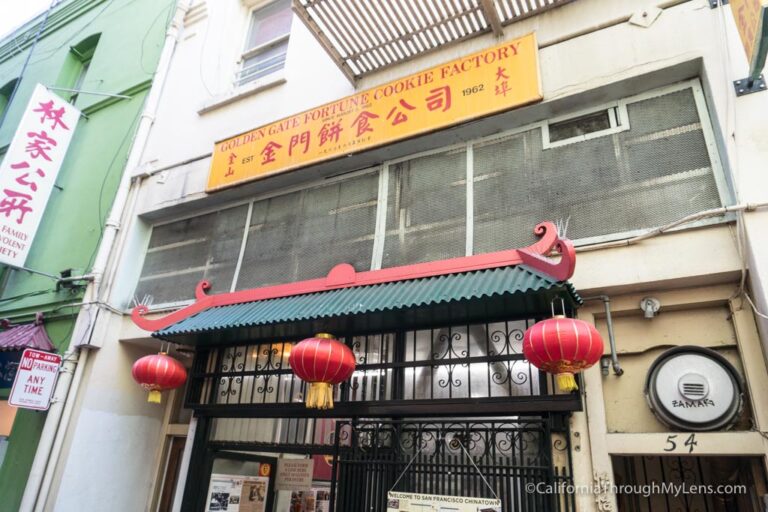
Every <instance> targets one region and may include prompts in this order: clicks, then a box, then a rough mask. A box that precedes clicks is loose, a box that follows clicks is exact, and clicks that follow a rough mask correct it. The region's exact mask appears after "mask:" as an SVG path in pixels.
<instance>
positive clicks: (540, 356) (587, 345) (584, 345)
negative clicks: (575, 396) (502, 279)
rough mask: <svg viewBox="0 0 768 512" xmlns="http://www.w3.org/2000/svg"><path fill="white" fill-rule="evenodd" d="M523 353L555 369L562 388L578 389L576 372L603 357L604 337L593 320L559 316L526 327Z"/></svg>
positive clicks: (543, 367)
mask: <svg viewBox="0 0 768 512" xmlns="http://www.w3.org/2000/svg"><path fill="white" fill-rule="evenodd" d="M523 354H525V357H526V359H528V361H530V363H531V364H532V365H534V366H535V367H536V368H539V369H540V370H544V371H545V372H549V373H554V374H555V375H556V376H557V386H558V387H559V388H560V389H561V390H563V391H574V390H576V389H578V386H577V385H576V379H575V378H574V376H573V374H574V373H578V372H580V371H582V370H586V369H587V368H589V367H591V366H592V365H593V364H595V363H596V362H598V361H599V360H600V357H601V356H602V355H603V339H602V338H601V337H600V333H599V332H597V329H595V326H594V325H592V324H589V323H587V322H584V321H582V320H576V319H575V318H565V317H564V316H556V317H554V318H550V319H548V320H543V321H541V322H538V323H536V324H534V325H533V326H531V327H529V328H528V330H527V331H525V335H524V337H523Z"/></svg>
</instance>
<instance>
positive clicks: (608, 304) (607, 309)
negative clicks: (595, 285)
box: [582, 295, 624, 376]
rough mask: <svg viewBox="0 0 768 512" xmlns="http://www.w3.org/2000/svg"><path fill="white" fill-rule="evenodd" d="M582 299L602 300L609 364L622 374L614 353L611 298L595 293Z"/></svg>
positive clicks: (618, 373) (614, 340) (616, 373)
mask: <svg viewBox="0 0 768 512" xmlns="http://www.w3.org/2000/svg"><path fill="white" fill-rule="evenodd" d="M582 300H584V301H585V302H586V301H588V300H601V301H603V306H605V323H606V325H607V326H608V343H609V345H610V347H611V366H612V367H613V373H614V374H615V375H618V376H621V375H623V374H624V369H623V368H622V367H621V364H619V356H618V354H617V353H616V336H615V335H614V333H613V318H612V317H611V298H610V297H608V296H607V295H595V296H594V297H582Z"/></svg>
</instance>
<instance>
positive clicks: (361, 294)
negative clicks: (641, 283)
mask: <svg viewBox="0 0 768 512" xmlns="http://www.w3.org/2000/svg"><path fill="white" fill-rule="evenodd" d="M556 297H561V298H563V299H564V300H565V301H566V304H567V305H568V306H569V307H574V306H576V305H578V304H580V303H581V298H580V297H579V296H578V294H577V293H576V291H575V290H574V288H573V286H572V285H571V284H570V283H568V282H558V281H554V280H553V279H552V278H550V277H548V276H546V275H543V274H540V273H538V272H535V271H533V270H531V269H529V268H527V267H525V266H523V265H520V266H514V267H503V268H495V269H489V270H479V271H475V272H466V273H462V274H449V275H442V276H436V277H429V278H424V279H414V280H410V281H397V282H391V283H384V284H377V285H370V286H358V287H351V288H342V289H338V290H331V291H325V292H318V293H311V294H306V295H296V296H291V297H282V298H277V299H268V300H262V301H256V302H247V303H243V304H233V305H229V306H219V307H213V308H210V309H207V310H205V311H201V312H200V313H197V314H195V315H193V316H191V317H189V318H185V319H183V320H181V321H179V322H177V323H175V324H173V325H171V326H169V327H166V328H164V329H162V330H159V331H157V332H155V333H154V334H153V336H155V337H158V338H162V339H166V340H169V341H174V342H177V343H184V344H192V345H197V344H212V343H223V342H241V341H244V340H246V339H248V340H252V339H254V338H259V337H262V336H277V335H282V336H287V335H291V333H295V334H299V333H300V332H302V329H300V328H295V329H287V330H286V329H282V330H274V329H271V330H269V329H267V330H264V329H255V328H259V327H263V326H276V325H290V324H293V325H305V326H306V329H305V330H306V331H307V332H311V331H312V330H313V329H318V328H321V327H325V326H328V328H330V329H331V332H334V333H336V334H341V333H340V331H361V330H365V329H366V328H370V329H374V328H376V327H379V328H382V329H384V328H391V326H393V325H398V326H404V325H416V324H418V322H417V320H418V319H419V318H424V317H425V315H428V313H429V311H430V310H432V313H434V311H439V312H440V315H438V317H439V318H440V321H452V320H454V319H455V320H461V321H464V320H465V319H466V318H464V317H465V315H464V314H463V313H462V312H463V311H470V310H472V311H474V314H473V315H472V316H473V317H480V316H482V312H479V309H478V308H479V307H480V306H482V309H483V311H486V312H489V313H488V314H498V315H501V314H502V312H503V314H511V313H515V312H517V313H518V314H519V315H518V316H520V317H523V316H526V315H527V316H533V315H534V314H536V313H543V312H548V311H549V302H550V301H551V300H552V299H554V298H556ZM478 305H480V306H478ZM460 306H461V307H460ZM516 310H520V311H516ZM404 312H408V314H405V313H404ZM388 313H391V314H388ZM393 315H395V316H393ZM363 317H367V319H366V321H361V320H360V319H361V318H363ZM350 319H356V320H355V321H354V322H350ZM368 320H370V321H368Z"/></svg>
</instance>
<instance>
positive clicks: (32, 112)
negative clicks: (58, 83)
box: [0, 84, 80, 267]
mask: <svg viewBox="0 0 768 512" xmlns="http://www.w3.org/2000/svg"><path fill="white" fill-rule="evenodd" d="M79 119H80V111H79V110H77V109H76V108H75V107H73V106H72V105H70V104H69V103H67V102H66V101H64V100H63V99H61V98H60V97H58V96H56V95H55V94H53V93H51V92H50V91H48V90H47V89H46V88H45V87H43V86H42V85H40V84H38V85H37V86H36V87H35V90H34V91H33V93H32V99H30V100H29V104H28V105H27V110H26V111H25V112H24V116H23V117H22V118H21V122H20V123H19V127H18V128H17V129H16V134H15V135H14V136H13V140H12V141H11V145H10V146H9V147H8V152H7V153H6V155H5V158H4V159H3V162H2V164H0V263H4V264H7V265H12V266H15V267H23V266H24V263H25V262H26V259H27V255H28V254H29V248H30V246H31V245H32V242H33V241H34V239H35V233H37V228H38V227H39V226H40V221H41V220H42V218H43V212H44V211H45V206H46V204H47V203H48V198H49V197H50V196H51V190H53V185H54V183H55V182H56V177H57V176H58V174H59V169H61V164H62V162H63V161H64V156H65V155H66V154H67V148H69V143H70V141H71V140H72V134H73V133H74V131H75V127H76V126H77V122H78V121H79Z"/></svg>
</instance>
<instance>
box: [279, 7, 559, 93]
mask: <svg viewBox="0 0 768 512" xmlns="http://www.w3.org/2000/svg"><path fill="white" fill-rule="evenodd" d="M572 1H573V0H469V1H466V0H465V1H461V0H445V1H440V2H436V1H433V0H427V1H423V0H389V1H386V2H357V1H348V0H293V10H294V12H295V13H296V15H297V16H298V17H299V19H301V21H302V22H303V23H304V24H305V25H306V26H307V28H309V30H310V31H311V32H312V34H313V35H314V36H315V38H316V39H317V40H318V41H319V42H320V44H321V45H322V46H323V48H324V49H325V50H326V52H328V54H329V55H330V56H331V58H332V59H333V61H334V62H335V63H336V65H337V66H338V67H339V69H341V71H342V72H343V73H344V75H345V76H346V77H347V79H349V81H350V82H352V83H353V84H354V83H355V82H356V81H357V80H358V79H359V78H361V77H363V76H365V75H367V74H369V73H372V72H374V71H378V70H381V69H385V68H387V67H390V66H394V65H396V64H399V63H400V62H403V61H406V60H408V59H410V58H413V57H415V56H419V55H423V54H425V53H429V52H432V51H435V50H437V49H442V48H445V47H446V46H449V45H452V44H457V43H459V42H461V41H464V40H466V39H470V38H472V37H476V36H479V35H482V34H486V33H489V32H493V34H494V35H495V36H496V37H498V38H500V37H502V36H503V35H504V32H503V27H505V26H506V25H509V24H511V23H514V22H516V21H519V20H522V19H525V18H528V17H530V16H535V15H537V14H541V13H543V12H545V11H548V10H550V9H553V8H555V7H559V6H561V5H564V4H567V3H570V2H572Z"/></svg>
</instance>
